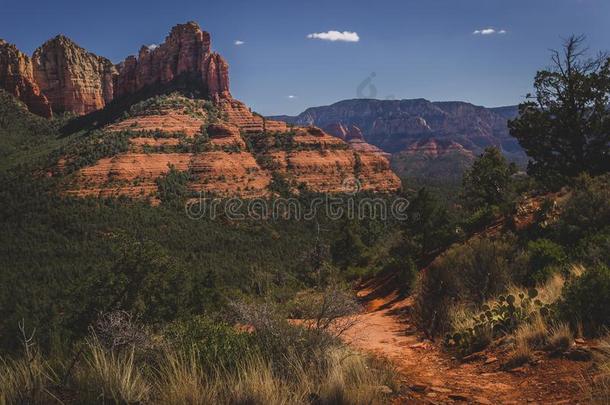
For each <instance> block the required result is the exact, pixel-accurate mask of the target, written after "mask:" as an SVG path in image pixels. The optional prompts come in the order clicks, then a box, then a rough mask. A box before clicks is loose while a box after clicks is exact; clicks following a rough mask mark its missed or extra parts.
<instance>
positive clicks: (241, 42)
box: [233, 39, 245, 46]
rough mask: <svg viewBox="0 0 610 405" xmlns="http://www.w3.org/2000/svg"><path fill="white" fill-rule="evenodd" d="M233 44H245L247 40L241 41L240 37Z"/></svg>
mask: <svg viewBox="0 0 610 405" xmlns="http://www.w3.org/2000/svg"><path fill="white" fill-rule="evenodd" d="M233 44H235V45H237V46H240V45H243V44H245V42H244V41H240V40H239V39H236V40H235V42H233Z"/></svg>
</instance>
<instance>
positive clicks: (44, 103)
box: [0, 39, 51, 118]
mask: <svg viewBox="0 0 610 405" xmlns="http://www.w3.org/2000/svg"><path fill="white" fill-rule="evenodd" d="M0 88H1V89H4V90H6V91H7V92H9V93H10V94H12V95H13V96H15V97H16V98H18V99H19V100H21V101H22V102H23V103H24V104H25V105H26V106H27V107H28V109H29V110H30V111H31V112H33V113H34V114H38V115H41V116H43V117H46V118H49V117H51V106H50V104H49V100H48V99H47V97H45V95H44V94H42V92H41V91H40V88H39V87H38V85H37V84H36V81H35V80H34V73H33V70H32V62H31V60H30V58H29V57H28V56H27V55H25V54H24V53H22V52H20V51H19V50H18V49H17V47H15V46H14V45H12V44H9V43H8V42H6V41H4V40H2V39H0Z"/></svg>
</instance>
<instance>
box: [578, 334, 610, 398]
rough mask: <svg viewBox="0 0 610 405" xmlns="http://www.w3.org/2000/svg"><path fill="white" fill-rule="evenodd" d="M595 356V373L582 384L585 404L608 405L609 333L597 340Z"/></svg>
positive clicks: (609, 375)
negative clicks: (585, 399)
mask: <svg viewBox="0 0 610 405" xmlns="http://www.w3.org/2000/svg"><path fill="white" fill-rule="evenodd" d="M598 349H599V350H598V351H597V352H596V356H595V365H596V368H597V370H596V372H595V373H594V375H592V376H590V377H591V378H587V379H585V382H583V391H584V392H585V396H586V398H587V403H590V404H593V405H607V404H610V333H609V334H607V335H606V336H604V337H603V338H601V339H600V340H599V344H598Z"/></svg>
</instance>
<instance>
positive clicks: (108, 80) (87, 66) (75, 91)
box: [32, 35, 117, 115]
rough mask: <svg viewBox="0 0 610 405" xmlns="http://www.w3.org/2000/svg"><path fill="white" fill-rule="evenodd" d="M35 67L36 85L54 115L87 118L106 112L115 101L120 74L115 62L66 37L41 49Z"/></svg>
mask: <svg viewBox="0 0 610 405" xmlns="http://www.w3.org/2000/svg"><path fill="white" fill-rule="evenodd" d="M32 65H33V72H34V78H35V81H36V83H37V84H38V86H39V87H40V89H41V91H42V92H43V93H44V95H45V96H46V97H47V98H48V99H49V102H50V103H51V107H52V109H53V111H54V112H64V111H69V112H73V113H75V114H78V115H82V114H87V113H90V112H92V111H95V110H99V109H101V108H104V106H105V105H106V104H107V103H109V102H110V101H112V99H113V97H114V89H113V81H114V77H115V76H116V74H117V71H116V69H115V68H114V65H113V64H112V62H110V61H109V60H108V59H106V58H103V57H100V56H97V55H95V54H93V53H90V52H87V51H86V50H85V49H83V48H81V47H80V46H78V45H77V44H75V43H74V42H73V41H72V40H70V39H69V38H66V37H64V36H63V35H59V36H57V37H55V38H53V39H51V40H49V41H47V42H45V43H44V44H43V45H42V46H41V47H40V48H38V49H37V50H36V51H35V52H34V55H33V56H32Z"/></svg>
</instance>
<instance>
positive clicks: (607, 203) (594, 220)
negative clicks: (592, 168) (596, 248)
mask: <svg viewBox="0 0 610 405" xmlns="http://www.w3.org/2000/svg"><path fill="white" fill-rule="evenodd" d="M573 188H574V191H573V195H572V197H571V198H570V199H569V201H568V202H567V203H566V206H565V209H564V210H563V213H562V214H561V217H560V218H559V221H558V222H557V224H556V225H555V227H554V228H555V230H556V231H557V232H558V236H559V239H560V241H561V244H562V245H564V246H570V245H575V244H576V243H578V242H579V241H580V240H581V239H582V238H585V237H587V236H589V235H594V234H596V233H598V232H600V231H602V230H603V229H604V228H605V227H607V226H608V224H610V175H608V174H607V175H604V176H598V177H589V176H581V177H580V178H578V180H577V181H576V182H575V184H574V186H573Z"/></svg>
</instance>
